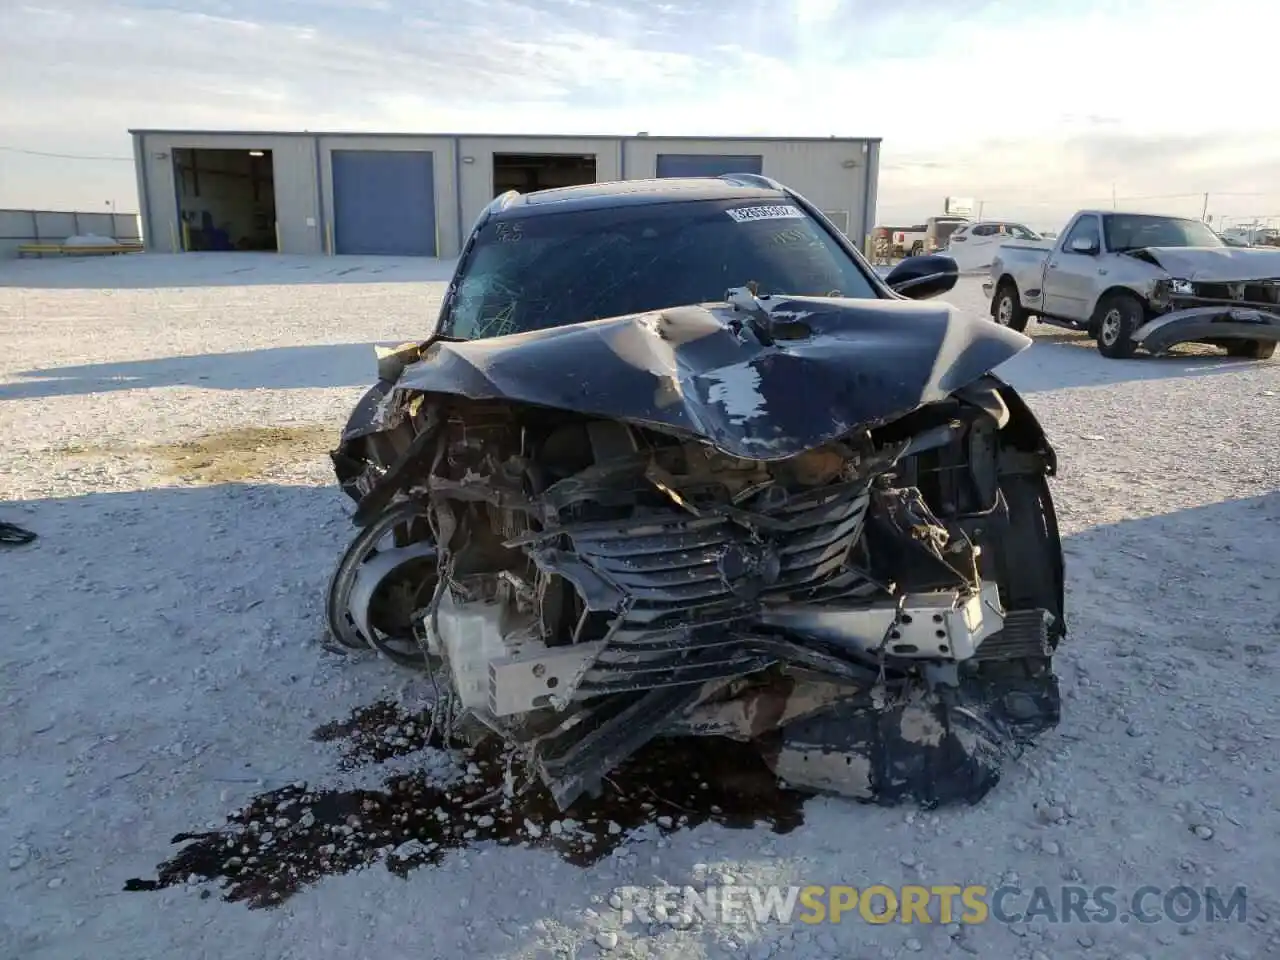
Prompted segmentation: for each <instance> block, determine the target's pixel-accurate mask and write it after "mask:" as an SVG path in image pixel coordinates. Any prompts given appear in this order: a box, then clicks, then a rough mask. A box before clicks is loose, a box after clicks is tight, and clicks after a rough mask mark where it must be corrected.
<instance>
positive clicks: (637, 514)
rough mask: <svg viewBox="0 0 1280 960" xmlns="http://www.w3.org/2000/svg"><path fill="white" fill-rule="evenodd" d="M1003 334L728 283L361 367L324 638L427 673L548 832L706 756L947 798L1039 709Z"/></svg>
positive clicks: (1048, 465)
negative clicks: (669, 765)
mask: <svg viewBox="0 0 1280 960" xmlns="http://www.w3.org/2000/svg"><path fill="white" fill-rule="evenodd" d="M762 317H763V318H766V319H762ZM761 331H768V335H767V336H766V335H763V334H762V333H761ZM1026 343H1027V341H1026V339H1025V338H1023V337H1021V336H1020V335H1018V334H1015V333H1012V332H1011V331H1008V330H1004V329H1002V328H999V327H997V326H995V325H992V324H989V323H985V322H983V321H981V320H969V319H968V318H965V317H964V316H963V315H961V314H959V313H958V312H957V311H955V310H954V309H953V308H951V307H948V306H946V305H945V304H942V305H923V304H916V303H904V302H901V301H867V300H843V299H839V298H804V297H756V296H755V294H754V293H753V292H752V291H750V290H748V289H736V290H731V291H729V293H728V294H727V295H726V297H725V300H724V302H722V303H715V304H701V305H690V306H685V307H679V308H674V309H668V310H662V311H656V312H653V313H647V314H637V315H631V316H624V317H616V318H610V319H605V320H598V321H591V322H585V323H576V324H567V325H564V326H561V327H555V328H551V329H545V330H536V331H531V332H528V333H521V334H514V335H508V336H502V337H494V338H489V339H486V340H478V341H457V340H439V339H438V340H435V341H431V342H428V343H426V344H422V345H412V344H410V345H405V346H404V347H401V348H398V349H396V350H394V351H389V352H384V353H383V354H382V355H381V356H380V358H379V375H380V377H381V379H380V380H379V382H378V383H377V385H375V386H374V387H373V388H372V389H371V390H370V391H369V393H368V394H367V395H366V396H365V397H364V399H362V401H361V402H360V404H359V405H358V406H357V408H356V411H355V412H354V413H353V415H352V418H351V420H350V422H349V423H348V425H347V427H346V429H345V430H344V433H343V436H342V440H341V443H340V445H339V447H338V448H337V449H336V450H335V451H334V452H333V455H332V456H333V462H334V467H335V472H336V475H337V479H338V481H339V483H340V484H341V486H342V489H343V490H344V491H345V492H346V493H347V494H348V495H349V496H350V497H351V499H352V500H353V501H355V503H356V511H355V522H356V524H357V526H358V527H359V528H360V531H359V533H358V534H357V536H356V538H355V539H354V541H353V542H352V544H351V546H350V548H349V549H348V551H347V552H346V554H345V555H344V557H343V558H342V561H341V563H340V564H339V566H338V569H337V570H336V571H335V573H334V577H333V580H332V582H331V585H330V590H329V594H328V597H327V601H326V607H327V610H328V615H329V622H330V630H331V632H332V634H333V637H334V639H335V640H336V642H337V643H339V644H341V645H343V646H346V647H350V648H353V649H369V648H372V649H374V650H377V651H379V652H380V653H382V654H383V655H385V656H387V657H389V658H390V659H392V660H394V661H395V662H397V663H400V664H403V665H405V666H409V667H413V668H416V669H425V670H428V671H430V672H431V673H432V676H433V677H434V678H436V681H437V682H438V684H439V687H440V690H441V696H440V698H439V700H438V701H437V705H436V706H437V715H436V716H435V717H433V723H434V724H437V725H438V726H439V729H441V730H442V731H444V732H445V736H446V740H450V741H452V740H453V739H455V738H457V739H459V740H460V741H462V742H466V743H468V744H470V745H471V747H472V748H478V747H479V746H480V745H481V744H486V743H488V744H494V745H500V749H501V751H503V752H504V754H505V755H506V756H507V757H508V758H509V761H510V763H511V764H512V768H513V769H514V770H515V771H516V772H515V773H514V774H513V778H514V784H513V785H512V786H511V788H510V789H511V790H512V791H514V792H520V791H523V790H528V789H530V788H539V789H543V790H545V791H546V792H547V793H548V794H549V795H550V797H551V798H552V800H553V802H554V803H555V804H556V806H557V807H558V809H560V810H567V809H569V808H570V807H571V806H572V805H573V804H574V803H575V802H576V801H578V800H579V798H581V797H583V796H584V795H587V796H593V797H594V796H600V795H601V794H602V792H603V791H604V789H605V782H606V779H605V778H606V777H607V776H609V775H610V774H611V771H614V770H615V769H616V768H619V767H621V766H622V765H624V764H625V763H626V762H627V760H628V759H629V758H631V757H633V756H635V755H636V753H637V751H640V750H642V749H643V748H645V747H646V746H648V745H654V744H661V745H662V746H661V749H666V750H677V749H679V747H677V746H676V745H675V744H676V742H677V741H676V740H675V739H674V738H681V737H691V738H698V737H703V736H717V737H724V738H729V739H732V740H735V741H738V742H740V743H743V744H746V745H749V746H750V747H751V748H752V749H754V750H755V751H756V752H757V753H758V755H759V756H760V757H762V758H763V759H764V761H765V763H766V764H767V765H768V766H769V768H770V769H772V770H773V771H774V773H775V774H777V775H778V776H779V777H782V778H783V779H784V780H786V781H787V783H788V784H790V785H792V786H794V787H797V788H800V789H805V790H815V791H821V792H829V793H834V794H839V795H843V796H848V797H852V798H856V799H861V800H866V801H871V802H877V803H901V802H915V803H919V804H923V805H925V806H934V805H937V804H942V803H951V802H976V801H977V800H980V799H981V798H982V797H983V796H985V794H986V793H987V792H988V791H989V790H990V789H991V788H992V787H993V786H994V784H995V783H996V782H997V781H998V779H999V771H1000V767H1001V764H1002V762H1003V760H1004V758H1005V757H1007V756H1008V755H1009V754H1010V753H1014V752H1017V751H1018V750H1019V749H1021V747H1022V746H1024V745H1025V744H1027V743H1029V742H1031V741H1032V740H1033V739H1034V738H1035V737H1036V736H1037V735H1038V734H1039V733H1041V732H1043V731H1044V730H1046V729H1048V728H1050V727H1052V726H1054V725H1055V724H1056V723H1057V721H1058V712H1059V699H1058V689H1057V682H1056V679H1055V677H1054V674H1053V670H1052V658H1053V654H1054V651H1055V649H1056V647H1057V645H1058V643H1059V642H1060V640H1061V639H1062V638H1063V636H1064V635H1065V629H1066V628H1065V621H1064V618H1063V558H1062V547H1061V543H1060V540H1059V536H1058V531H1057V525H1056V520H1055V517H1054V512H1053V503H1052V498H1051V496H1050V492H1049V487H1048V478H1049V477H1050V476H1051V475H1052V474H1053V473H1054V472H1055V470H1056V460H1055V456H1054V452H1053V450H1052V448H1051V447H1050V445H1049V443H1048V441H1047V440H1046V439H1045V437H1044V434H1043V431H1042V430H1041V428H1040V426H1039V424H1038V423H1037V422H1036V420H1035V418H1034V416H1033V414H1032V413H1031V411H1030V410H1029V409H1028V408H1027V406H1026V404H1025V403H1024V402H1023V400H1022V398H1021V397H1020V396H1019V395H1018V394H1017V392H1016V391H1015V390H1014V389H1013V388H1012V387H1011V386H1009V385H1008V384H1006V383H1004V382H1003V381H1001V380H1000V379H999V378H997V377H995V376H994V375H993V374H992V373H991V370H992V369H993V368H994V367H995V366H997V365H998V364H999V363H1001V362H1003V361H1004V360H1006V359H1008V358H1009V357H1010V356H1012V355H1013V354H1015V353H1017V352H1019V351H1020V350H1021V349H1023V348H1024V347H1025V346H1026ZM656 748H657V747H655V749H656ZM495 749H497V747H495Z"/></svg>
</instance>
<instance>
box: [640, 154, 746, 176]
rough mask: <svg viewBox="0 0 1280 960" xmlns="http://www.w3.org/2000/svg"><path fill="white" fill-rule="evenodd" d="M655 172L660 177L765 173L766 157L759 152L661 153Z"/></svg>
mask: <svg viewBox="0 0 1280 960" xmlns="http://www.w3.org/2000/svg"><path fill="white" fill-rule="evenodd" d="M655 172H656V173H657V175H658V176H659V177H722V176H724V175H725V174H726V173H764V157H762V156H760V154H758V153H757V154H752V155H729V154H717V153H660V154H658V158H657V161H656V164H655Z"/></svg>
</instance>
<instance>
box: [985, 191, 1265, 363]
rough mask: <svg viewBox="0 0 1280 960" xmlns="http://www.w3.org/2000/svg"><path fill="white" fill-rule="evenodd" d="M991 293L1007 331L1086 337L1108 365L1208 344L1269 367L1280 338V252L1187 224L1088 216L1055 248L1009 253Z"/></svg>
mask: <svg viewBox="0 0 1280 960" xmlns="http://www.w3.org/2000/svg"><path fill="white" fill-rule="evenodd" d="M982 289H983V292H984V293H986V294H987V296H989V297H990V298H991V316H992V318H993V319H994V320H995V321H996V322H997V323H999V324H1001V325H1002V326H1007V327H1010V328H1012V329H1014V330H1019V331H1021V330H1024V329H1026V326H1027V323H1028V321H1029V320H1030V319H1031V317H1033V316H1034V317H1036V318H1037V319H1039V320H1040V322H1042V323H1049V324H1054V325H1057V326H1065V327H1069V328H1072V329H1076V330H1085V331H1087V332H1088V333H1089V335H1090V336H1093V337H1095V338H1096V340H1097V343H1098V351H1099V352H1100V353H1101V354H1102V355H1103V356H1106V357H1116V358H1122V357H1130V356H1133V354H1134V353H1135V352H1136V351H1137V350H1138V349H1139V348H1142V349H1144V350H1146V351H1147V352H1149V353H1153V354H1158V353H1162V352H1163V351H1165V350H1167V349H1168V348H1169V347H1171V346H1173V345H1175V344H1178V343H1208V344H1213V345H1216V346H1221V347H1225V348H1226V350H1227V353H1228V354H1229V355H1231V356H1240V357H1250V358H1253V359H1256V360H1263V359H1266V358H1268V357H1270V356H1272V355H1273V354H1274V353H1275V349H1276V342H1277V341H1278V340H1280V250H1273V249H1262V248H1248V249H1242V248H1239V247H1232V246H1229V245H1227V244H1226V243H1224V242H1223V240H1222V239H1221V238H1220V237H1219V236H1218V235H1217V234H1216V233H1214V232H1213V231H1212V230H1211V229H1209V227H1208V226H1206V225H1205V224H1204V223H1201V222H1200V221H1199V220H1191V219H1187V218H1183V217H1167V216H1160V215H1154V214H1145V213H1116V212H1113V211H1101V210H1082V211H1080V212H1079V213H1077V214H1076V215H1075V216H1074V217H1072V219H1071V222H1070V223H1069V224H1068V225H1067V229H1066V230H1065V231H1063V234H1062V237H1061V238H1060V239H1059V240H1058V242H1057V243H1055V244H1054V245H1053V247H1052V248H1051V249H1049V250H1045V249H1044V248H1043V247H1041V246H1038V245H1034V244H1023V243H1006V244H1005V245H1004V246H1002V247H1000V249H999V250H998V251H997V253H996V257H995V259H994V260H993V261H992V263H991V273H990V277H989V279H988V280H987V281H986V282H985V283H983V285H982Z"/></svg>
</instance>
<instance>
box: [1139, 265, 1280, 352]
mask: <svg viewBox="0 0 1280 960" xmlns="http://www.w3.org/2000/svg"><path fill="white" fill-rule="evenodd" d="M1148 304H1149V306H1150V310H1151V313H1152V314H1153V315H1154V316H1153V318H1152V319H1151V320H1149V321H1148V322H1147V323H1145V324H1144V325H1143V326H1142V327H1140V328H1139V329H1138V330H1137V331H1136V332H1135V334H1134V340H1136V341H1137V342H1138V343H1140V344H1141V345H1142V346H1143V347H1144V348H1145V349H1146V350H1148V351H1149V352H1151V353H1161V352H1163V351H1165V350H1167V349H1169V347H1172V346H1174V345H1176V344H1179V343H1209V344H1213V345H1215V346H1221V347H1225V348H1226V349H1227V351H1228V353H1231V354H1239V355H1250V356H1263V355H1265V356H1271V355H1272V353H1273V352H1274V349H1275V347H1274V344H1275V343H1276V342H1278V341H1280V277H1275V278H1270V279H1256V280H1241V281H1236V282H1223V281H1219V280H1215V281H1213V282H1208V281H1196V280H1180V279H1176V278H1171V279H1162V280H1157V281H1156V282H1155V283H1154V284H1153V287H1152V291H1151V295H1150V297H1149V298H1148ZM1268 345H1269V346H1268Z"/></svg>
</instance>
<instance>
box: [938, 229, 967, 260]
mask: <svg viewBox="0 0 1280 960" xmlns="http://www.w3.org/2000/svg"><path fill="white" fill-rule="evenodd" d="M971 229H972V228H970V227H968V226H963V227H961V228H960V229H959V230H957V231H956V232H955V233H953V234H951V238H950V239H949V240H948V241H947V246H946V248H945V249H944V250H943V251H942V252H943V253H945V254H946V255H947V256H948V257H950V258H951V259H952V260H954V261H955V262H956V266H957V267H959V268H960V269H961V270H968V269H969V267H968V265H967V260H966V254H967V253H968V246H969V231H970V230H971Z"/></svg>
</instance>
